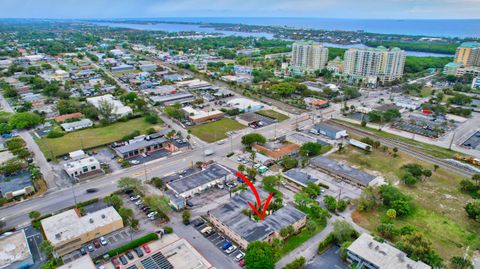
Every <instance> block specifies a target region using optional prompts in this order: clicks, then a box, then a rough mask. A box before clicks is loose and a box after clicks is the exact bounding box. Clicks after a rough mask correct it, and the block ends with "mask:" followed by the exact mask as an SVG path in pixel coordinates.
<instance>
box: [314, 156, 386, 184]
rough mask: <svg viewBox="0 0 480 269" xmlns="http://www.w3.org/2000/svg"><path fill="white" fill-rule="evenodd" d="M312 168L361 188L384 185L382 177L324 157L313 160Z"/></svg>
mask: <svg viewBox="0 0 480 269" xmlns="http://www.w3.org/2000/svg"><path fill="white" fill-rule="evenodd" d="M310 166H312V167H314V168H316V169H319V170H321V171H322V172H325V173H327V174H329V175H331V176H333V177H336V178H339V179H342V180H344V181H347V182H349V183H351V184H354V185H357V186H359V187H368V186H376V185H379V184H382V183H383V180H382V178H381V177H376V176H373V175H370V174H368V173H365V172H363V171H360V170H358V169H355V168H353V167H351V166H349V165H346V164H343V163H340V162H338V161H336V160H332V159H330V158H327V157H324V156H317V157H315V158H312V159H311V160H310Z"/></svg>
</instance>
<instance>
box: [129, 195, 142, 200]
mask: <svg viewBox="0 0 480 269" xmlns="http://www.w3.org/2000/svg"><path fill="white" fill-rule="evenodd" d="M140 198H141V197H140V195H136V196H132V197H130V201H137V200H138V199H140Z"/></svg>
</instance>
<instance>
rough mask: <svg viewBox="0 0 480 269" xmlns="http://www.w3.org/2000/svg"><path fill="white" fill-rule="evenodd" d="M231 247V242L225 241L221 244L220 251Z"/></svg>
mask: <svg viewBox="0 0 480 269" xmlns="http://www.w3.org/2000/svg"><path fill="white" fill-rule="evenodd" d="M231 246H232V242H228V241H227V242H225V243H224V244H223V246H222V249H224V250H225V249H227V248H229V247H231Z"/></svg>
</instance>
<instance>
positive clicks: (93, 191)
mask: <svg viewBox="0 0 480 269" xmlns="http://www.w3.org/2000/svg"><path fill="white" fill-rule="evenodd" d="M97 191H98V189H97V188H91V189H87V190H86V192H87V193H96V192H97Z"/></svg>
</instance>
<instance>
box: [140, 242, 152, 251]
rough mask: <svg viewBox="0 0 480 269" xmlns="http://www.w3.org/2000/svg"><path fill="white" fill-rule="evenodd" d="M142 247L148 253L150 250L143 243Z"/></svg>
mask: <svg viewBox="0 0 480 269" xmlns="http://www.w3.org/2000/svg"><path fill="white" fill-rule="evenodd" d="M142 248H143V250H145V252H146V253H150V251H151V250H150V247H149V246H148V245H147V244H145V245H143V246H142Z"/></svg>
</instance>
